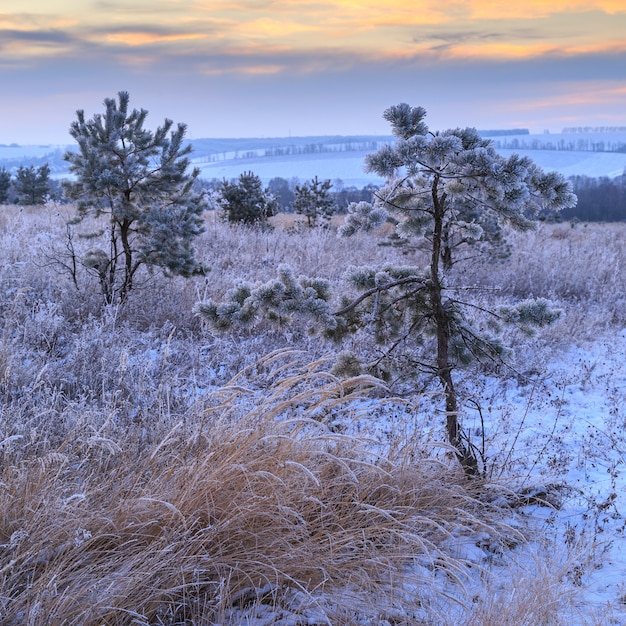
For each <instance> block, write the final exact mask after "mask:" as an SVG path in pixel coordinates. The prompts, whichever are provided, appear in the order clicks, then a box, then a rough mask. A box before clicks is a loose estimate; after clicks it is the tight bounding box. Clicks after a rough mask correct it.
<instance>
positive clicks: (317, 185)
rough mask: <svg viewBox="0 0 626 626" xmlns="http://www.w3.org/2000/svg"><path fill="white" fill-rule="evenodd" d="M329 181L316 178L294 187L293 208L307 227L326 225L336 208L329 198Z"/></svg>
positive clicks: (330, 185)
mask: <svg viewBox="0 0 626 626" xmlns="http://www.w3.org/2000/svg"><path fill="white" fill-rule="evenodd" d="M331 187H332V183H331V182H330V180H324V181H320V180H318V178H317V176H316V177H315V178H314V179H313V180H311V182H306V183H303V184H302V185H296V189H295V200H294V202H293V208H294V209H295V211H296V213H298V214H299V215H304V216H305V217H306V219H307V224H308V226H309V227H311V228H312V227H315V226H320V225H321V224H325V225H328V224H329V222H330V218H331V217H332V215H333V214H334V213H335V211H336V209H337V206H336V204H335V201H334V200H333V198H332V197H331V196H330V189H331Z"/></svg>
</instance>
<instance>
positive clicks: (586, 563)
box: [466, 329, 626, 624]
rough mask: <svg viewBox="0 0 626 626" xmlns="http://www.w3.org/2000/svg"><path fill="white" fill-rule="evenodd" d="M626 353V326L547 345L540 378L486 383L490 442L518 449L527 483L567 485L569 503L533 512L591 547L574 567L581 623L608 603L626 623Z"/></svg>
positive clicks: (558, 534)
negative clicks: (552, 350) (554, 349)
mask: <svg viewBox="0 0 626 626" xmlns="http://www.w3.org/2000/svg"><path fill="white" fill-rule="evenodd" d="M625 354H626V329H624V330H622V331H621V332H619V333H615V334H609V335H607V336H604V337H602V338H599V339H597V340H595V341H593V342H581V343H579V344H576V345H572V346H570V347H568V348H567V349H566V350H564V351H562V352H560V353H558V354H553V355H551V356H549V355H545V356H547V360H546V362H545V365H544V367H543V368H542V371H541V372H540V374H539V375H538V376H537V377H536V378H535V380H534V381H533V382H530V383H527V384H520V383H519V382H517V381H514V380H508V381H506V382H504V383H503V382H502V381H499V380H497V379H495V378H493V379H490V378H486V379H485V380H483V381H482V389H481V390H480V394H481V397H482V398H483V401H484V402H490V403H491V410H490V411H487V412H486V415H485V422H486V423H485V426H486V430H487V433H488V434H489V433H491V434H492V436H493V439H492V440H491V441H490V442H489V446H490V448H491V450H492V451H497V454H498V455H499V458H500V459H502V458H510V461H509V463H510V466H511V468H513V469H514V474H515V473H516V474H517V475H519V476H520V478H521V480H520V482H519V484H518V487H524V486H526V487H531V486H537V485H550V484H552V485H559V486H561V488H560V490H559V491H560V494H561V496H562V498H563V501H562V503H561V506H560V508H559V509H549V508H545V507H537V506H535V507H528V513H529V515H532V516H534V517H539V518H540V519H541V517H543V521H539V527H540V529H541V527H542V526H543V533H544V534H545V536H549V537H552V538H553V539H554V540H555V542H556V545H557V546H558V545H560V546H561V548H562V549H563V550H564V552H569V553H570V557H571V553H572V552H575V551H576V549H580V550H581V553H580V554H578V555H575V556H574V561H575V563H574V565H573V566H571V567H570V576H571V577H572V583H573V584H574V586H576V587H579V590H578V593H577V596H578V597H577V601H576V606H577V609H578V611H579V613H580V614H579V615H578V617H576V615H572V616H571V620H570V621H569V623H571V624H576V623H581V624H584V623H592V622H591V620H592V619H594V618H596V617H597V616H598V615H603V612H604V613H606V611H607V610H608V611H609V613H610V616H611V619H613V620H615V621H613V622H612V623H618V624H626V604H625V603H624V595H625V592H626V587H625V582H626V550H624V549H623V548H624V546H625V545H626V538H625V536H624V532H625V527H626V518H625V517H624V512H626V471H625V470H626V468H625V465H624V464H625V461H626V433H625V432H624V430H625V426H626V403H625V402H624V401H625V400H626V368H625V367H624V355H625ZM466 426H467V424H466ZM494 433H495V435H494ZM512 441H513V442H514V446H515V448H514V449H513V450H510V446H511V445H512ZM504 452H506V455H505V454H504ZM492 453H493V452H492ZM509 455H510V456H509ZM606 607H610V609H606ZM605 618H606V617H605ZM586 620H588V621H586ZM601 623H610V622H604V621H603V622H601Z"/></svg>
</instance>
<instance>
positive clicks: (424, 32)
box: [0, 0, 626, 144]
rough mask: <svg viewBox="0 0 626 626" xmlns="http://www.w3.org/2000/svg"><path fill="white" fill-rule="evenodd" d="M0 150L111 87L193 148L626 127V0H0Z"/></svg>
mask: <svg viewBox="0 0 626 626" xmlns="http://www.w3.org/2000/svg"><path fill="white" fill-rule="evenodd" d="M0 85H1V86H2V87H1V91H0V144H2V143H4V144H8V143H12V142H15V143H24V144H25V143H44V144H48V143H51V144H65V143H71V138H70V137H69V135H68V132H67V129H68V127H69V125H70V123H71V121H72V120H73V119H74V118H75V111H76V109H84V110H85V112H86V114H87V115H88V116H90V115H92V114H93V113H96V112H99V111H101V110H102V101H103V99H104V98H106V97H113V96H115V95H116V94H117V92H118V91H120V90H126V91H128V92H130V96H131V105H132V106H135V107H137V108H145V109H148V111H149V112H150V116H149V118H148V119H149V122H150V126H151V127H153V128H154V126H156V125H157V124H160V123H161V122H162V120H163V118H165V117H169V118H171V119H173V120H174V121H175V122H185V123H187V124H188V127H189V136H190V137H191V138H192V139H193V138H194V137H250V136H259V137H271V136H287V135H289V134H291V135H321V134H342V135H350V134H388V126H387V123H386V122H385V121H384V120H383V119H382V117H381V115H382V112H383V110H384V109H385V108H386V107H388V106H390V105H391V104H397V103H399V102H408V103H409V104H411V105H414V106H417V105H420V106H423V107H425V108H426V110H427V111H428V122H429V124H430V126H431V128H433V129H439V128H448V127H453V126H476V127H478V128H481V129H488V128H517V127H523V128H529V129H530V130H531V132H543V131H544V130H546V129H549V130H551V131H553V132H557V131H559V130H561V129H562V128H563V127H565V126H581V125H582V126H626V0H411V1H408V0H234V1H232V2H228V1H224V0H119V1H118V0H54V1H52V0H0Z"/></svg>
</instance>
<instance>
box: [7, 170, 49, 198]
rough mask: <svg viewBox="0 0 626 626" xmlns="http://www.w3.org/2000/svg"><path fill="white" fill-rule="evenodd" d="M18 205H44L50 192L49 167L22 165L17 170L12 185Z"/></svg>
mask: <svg viewBox="0 0 626 626" xmlns="http://www.w3.org/2000/svg"><path fill="white" fill-rule="evenodd" d="M13 186H14V189H15V194H16V196H17V201H18V203H19V204H27V205H35V204H44V203H45V201H46V196H47V195H48V193H49V192H50V166H49V165H48V164H47V163H44V164H43V165H41V166H40V167H35V166H34V165H29V166H28V167H24V166H23V165H21V166H20V168H19V169H18V170H17V173H16V175H15V181H14V183H13Z"/></svg>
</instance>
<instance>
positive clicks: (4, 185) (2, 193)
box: [0, 167, 11, 204]
mask: <svg viewBox="0 0 626 626" xmlns="http://www.w3.org/2000/svg"><path fill="white" fill-rule="evenodd" d="M10 188H11V172H9V171H8V170H7V169H6V168H5V167H0V204H6V203H7V202H8V201H9V189H10Z"/></svg>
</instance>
